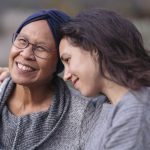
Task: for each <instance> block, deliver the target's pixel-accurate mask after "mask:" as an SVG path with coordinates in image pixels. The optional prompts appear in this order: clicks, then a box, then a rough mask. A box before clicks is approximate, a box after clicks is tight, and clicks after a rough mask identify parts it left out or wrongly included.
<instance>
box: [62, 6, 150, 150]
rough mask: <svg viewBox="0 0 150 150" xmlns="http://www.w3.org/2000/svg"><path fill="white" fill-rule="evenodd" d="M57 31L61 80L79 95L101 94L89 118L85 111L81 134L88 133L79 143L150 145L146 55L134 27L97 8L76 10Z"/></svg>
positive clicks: (149, 61)
mask: <svg viewBox="0 0 150 150" xmlns="http://www.w3.org/2000/svg"><path fill="white" fill-rule="evenodd" d="M61 32H62V35H63V39H62V40H61V43H60V57H61V60H62V62H63V64H64V66H65V71H64V79H65V80H70V81H71V82H72V84H73V85H74V87H75V88H76V89H77V90H79V91H80V92H81V94H83V95H84V96H95V95H97V94H100V93H102V94H104V95H105V96H106V100H105V101H103V100H100V101H99V104H97V112H96V113H95V115H94V116H91V117H92V119H91V120H89V118H90V117H88V119H87V117H86V115H85V118H84V120H83V123H82V132H81V137H82V139H83V138H84V137H86V136H85V135H87V134H89V137H88V138H87V140H86V142H85V143H83V142H82V139H81V145H80V146H81V148H82V149H85V150H150V138H149V135H150V57H149V56H148V54H147V52H146V50H145V49H144V46H143V41H142V37H141V34H140V33H139V31H138V30H137V29H136V27H135V26H134V25H133V24H132V23H131V22H130V21H128V20H127V19H125V18H122V17H121V16H120V15H118V14H116V13H115V12H112V11H107V10H103V9H98V8H97V9H91V10H88V11H84V12H81V13H80V14H79V15H78V16H76V17H75V18H74V19H72V20H71V21H70V22H69V23H67V24H66V25H65V26H63V27H62V29H61ZM89 123H90V124H91V129H87V128H86V126H87V125H88V124H89ZM83 141H84V140H83Z"/></svg>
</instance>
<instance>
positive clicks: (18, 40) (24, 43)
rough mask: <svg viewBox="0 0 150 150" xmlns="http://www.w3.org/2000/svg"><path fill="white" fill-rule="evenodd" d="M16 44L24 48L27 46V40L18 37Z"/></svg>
mask: <svg viewBox="0 0 150 150" xmlns="http://www.w3.org/2000/svg"><path fill="white" fill-rule="evenodd" d="M16 42H17V44H18V45H22V46H24V45H26V44H27V40H26V39H25V38H23V37H18V38H17V39H16Z"/></svg>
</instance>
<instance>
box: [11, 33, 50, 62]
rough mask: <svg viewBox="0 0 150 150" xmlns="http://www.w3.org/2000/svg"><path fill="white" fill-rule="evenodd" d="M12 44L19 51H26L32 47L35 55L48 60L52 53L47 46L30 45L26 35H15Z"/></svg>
mask: <svg viewBox="0 0 150 150" xmlns="http://www.w3.org/2000/svg"><path fill="white" fill-rule="evenodd" d="M12 43H13V45H14V46H15V47H16V48H18V49H25V48H27V47H28V46H29V45H32V51H33V53H34V55H35V56H37V57H39V58H42V59H46V58H48V56H49V55H50V54H51V53H50V52H51V51H52V50H50V49H49V48H47V47H46V46H45V45H36V44H32V43H30V42H29V41H28V39H27V38H26V37H25V36H24V35H21V34H17V33H14V34H13V38H12Z"/></svg>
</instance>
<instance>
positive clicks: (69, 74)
mask: <svg viewBox="0 0 150 150" xmlns="http://www.w3.org/2000/svg"><path fill="white" fill-rule="evenodd" d="M59 49H60V57H61V60H62V62H63V64H64V66H65V70H64V80H70V81H71V82H72V84H73V86H74V87H75V88H76V89H77V90H79V91H80V92H81V94H82V95H85V96H93V95H95V94H97V93H99V91H100V89H101V87H102V84H103V81H102V79H103V78H100V76H101V75H100V71H99V65H98V63H95V62H96V61H95V59H96V57H95V59H94V54H93V56H91V54H90V53H89V52H87V51H85V50H82V49H81V48H78V47H74V46H72V45H71V44H70V42H69V41H68V40H67V39H65V38H64V39H62V40H61V43H60V47H59ZM89 85H90V86H89Z"/></svg>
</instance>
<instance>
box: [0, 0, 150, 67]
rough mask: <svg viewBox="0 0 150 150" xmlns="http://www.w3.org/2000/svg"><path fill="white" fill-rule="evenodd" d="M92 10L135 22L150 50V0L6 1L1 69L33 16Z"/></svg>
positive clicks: (0, 19) (0, 7)
mask: <svg viewBox="0 0 150 150" xmlns="http://www.w3.org/2000/svg"><path fill="white" fill-rule="evenodd" d="M91 7H101V8H108V9H111V10H115V11H117V12H118V13H120V14H121V15H123V16H125V17H127V18H129V19H130V20H132V21H133V23H134V24H135V25H136V27H137V28H138V29H139V31H140V32H141V33H142V36H143V39H144V45H145V47H146V48H147V49H150V0H21V1H20V0H5V1H1V2H0V66H7V62H8V54H9V49H10V47H11V37H12V34H13V32H15V31H16V29H17V27H18V25H19V24H20V23H21V22H22V21H23V20H24V19H25V18H26V17H27V16H28V15H30V14H31V13H33V12H35V11H37V10H40V9H48V8H57V9H61V10H63V11H65V12H66V13H69V14H70V15H72V16H74V15H76V14H77V13H78V12H79V11H81V10H83V9H87V8H91Z"/></svg>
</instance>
